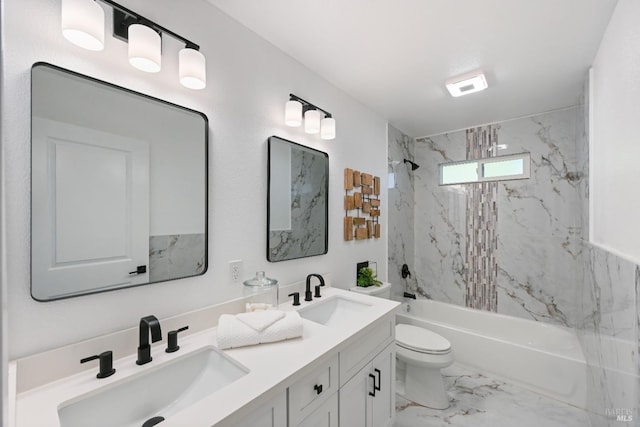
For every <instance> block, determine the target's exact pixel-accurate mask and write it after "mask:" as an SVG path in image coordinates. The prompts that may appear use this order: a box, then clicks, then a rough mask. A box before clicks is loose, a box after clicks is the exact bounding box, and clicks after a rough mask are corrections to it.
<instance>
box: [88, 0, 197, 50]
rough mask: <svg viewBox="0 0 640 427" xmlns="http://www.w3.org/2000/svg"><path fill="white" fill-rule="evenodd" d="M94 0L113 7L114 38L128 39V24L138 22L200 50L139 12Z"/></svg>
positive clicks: (192, 43) (110, 1) (105, 1)
mask: <svg viewBox="0 0 640 427" xmlns="http://www.w3.org/2000/svg"><path fill="white" fill-rule="evenodd" d="M95 1H100V2H102V3H105V4H107V5H109V6H111V8H112V9H113V36H114V37H116V38H119V39H121V40H125V41H126V40H127V39H128V36H127V34H128V28H129V25H130V24H135V23H140V24H144V25H146V26H148V27H150V28H152V29H153V30H154V31H156V32H157V33H158V34H160V35H162V34H166V35H169V36H171V37H173V38H174V39H176V40H178V41H181V42H183V43H184V44H185V47H187V48H189V49H194V50H200V46H198V45H197V44H195V43H194V42H192V41H191V40H188V39H186V38H184V37H182V36H181V35H179V34H177V33H174V32H173V31H171V30H169V29H167V28H165V27H163V26H162V25H160V24H158V23H156V22H154V21H152V20H150V19H148V18H145V17H144V16H142V15H140V14H139V13H136V12H134V11H132V10H131V9H127V8H126V7H124V6H122V5H120V4H118V3H116V2H114V1H112V0H95Z"/></svg>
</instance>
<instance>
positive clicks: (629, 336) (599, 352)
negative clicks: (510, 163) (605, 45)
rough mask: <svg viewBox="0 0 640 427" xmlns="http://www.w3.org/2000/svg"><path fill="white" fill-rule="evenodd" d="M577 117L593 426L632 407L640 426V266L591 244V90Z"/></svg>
mask: <svg viewBox="0 0 640 427" xmlns="http://www.w3.org/2000/svg"><path fill="white" fill-rule="evenodd" d="M584 94H585V100H584V102H583V107H581V111H580V114H579V115H578V126H577V132H576V134H577V137H576V146H577V162H578V165H580V170H582V171H583V172H584V176H585V177H584V179H583V180H581V182H580V187H579V188H580V192H579V196H580V197H579V202H580V205H581V206H580V209H581V218H582V229H581V235H582V236H583V240H582V247H581V257H580V266H581V268H580V270H579V271H580V274H579V277H578V286H579V290H580V295H579V297H580V298H579V299H578V304H579V308H578V310H579V315H580V318H579V319H580V321H579V324H578V338H579V340H580V343H581V344H582V349H583V351H584V354H585V357H586V360H587V378H588V385H587V407H588V408H590V409H591V410H592V411H593V412H594V413H592V414H591V425H592V426H603V427H604V426H606V427H614V426H619V425H621V423H620V422H619V421H617V411H616V410H620V412H621V413H626V412H627V411H629V410H630V411H631V416H632V417H633V423H627V424H628V425H629V424H630V425H638V426H640V347H639V346H640V268H639V267H638V266H637V265H635V264H633V263H631V262H629V261H626V260H624V259H621V258H619V257H617V256H616V255H613V254H611V253H608V252H607V251H605V250H602V249H600V248H598V247H596V246H593V245H591V244H590V243H589V238H588V236H589V185H588V179H587V178H588V172H589V147H588V127H589V123H588V104H589V100H588V99H586V96H587V94H588V90H586V88H585V90H584Z"/></svg>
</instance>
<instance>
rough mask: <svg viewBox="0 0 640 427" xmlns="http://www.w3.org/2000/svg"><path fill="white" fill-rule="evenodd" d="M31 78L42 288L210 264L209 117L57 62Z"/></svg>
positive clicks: (45, 295) (36, 243)
mask: <svg viewBox="0 0 640 427" xmlns="http://www.w3.org/2000/svg"><path fill="white" fill-rule="evenodd" d="M31 78H32V91H31V102H32V107H31V154H32V157H31V295H32V296H33V298H34V299H36V300H38V301H50V300H55V299H60V298H68V297H74V296H79V295H84V294H89V293H95V292H103V291H109V290H115V289H120V288H124V287H129V286H137V285H143V284H149V283H156V282H162V281H167V280H173V279H178V278H183V277H188V276H195V275H199V274H203V273H204V272H205V271H206V269H207V149H208V148H207V139H208V121H207V117H206V116H205V115H204V114H202V113H199V112H197V111H193V110H189V109H187V108H184V107H180V106H177V105H174V104H170V103H168V102H164V101H162V100H159V99H155V98H151V97H149V96H146V95H142V94H139V93H136V92H132V91H130V90H127V89H124V88H120V87H117V86H114V85H111V84H108V83H105V82H101V81H99V80H95V79H92V78H89V77H86V76H82V75H80V74H77V73H74V72H71V71H68V70H64V69H62V68H59V67H56V66H53V65H50V64H45V63H37V64H35V65H34V66H33V67H32V70H31Z"/></svg>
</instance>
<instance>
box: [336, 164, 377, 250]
mask: <svg viewBox="0 0 640 427" xmlns="http://www.w3.org/2000/svg"><path fill="white" fill-rule="evenodd" d="M344 191H345V196H344V210H345V217H344V240H353V239H355V240H365V239H373V238H376V239H379V238H380V222H379V220H380V177H377V176H373V175H370V174H368V173H364V172H360V171H356V170H353V169H349V168H347V169H345V170H344Z"/></svg>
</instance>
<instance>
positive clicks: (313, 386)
mask: <svg viewBox="0 0 640 427" xmlns="http://www.w3.org/2000/svg"><path fill="white" fill-rule="evenodd" d="M337 391H338V354H337V353H336V354H334V355H333V356H331V358H330V359H329V360H327V361H326V362H324V363H322V364H321V365H320V366H319V367H317V368H315V369H313V370H312V371H311V372H310V373H308V374H306V375H305V376H304V377H302V378H301V379H299V380H297V381H296V382H295V384H293V385H291V386H290V387H289V425H290V426H297V425H311V426H313V425H316V424H314V423H313V422H312V421H308V420H309V419H310V418H313V416H315V415H317V416H319V417H323V416H324V415H322V414H323V413H324V412H326V411H320V413H318V414H316V410H317V409H320V407H321V406H323V404H324V403H325V402H326V401H328V400H329V399H330V397H331V396H332V395H334V394H335V393H337ZM337 403H338V402H337V400H336V410H334V411H332V412H333V413H336V415H337V406H338V405H337ZM302 420H305V423H304V424H301V421H302ZM309 422H311V423H310V424H309Z"/></svg>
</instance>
